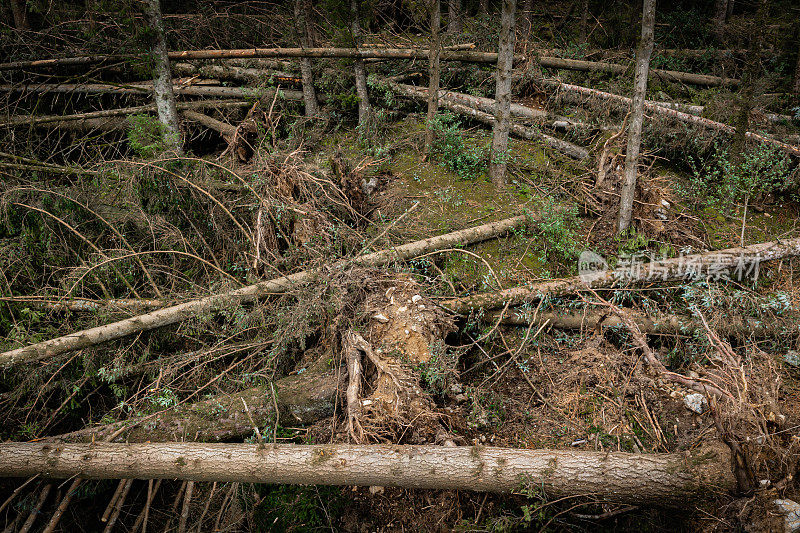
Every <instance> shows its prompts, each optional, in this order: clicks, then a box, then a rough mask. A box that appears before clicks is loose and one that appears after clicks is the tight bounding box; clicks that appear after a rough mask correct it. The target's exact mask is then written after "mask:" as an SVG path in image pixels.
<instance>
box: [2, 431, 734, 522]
mask: <svg viewBox="0 0 800 533" xmlns="http://www.w3.org/2000/svg"><path fill="white" fill-rule="evenodd" d="M34 475H40V476H43V477H48V478H56V479H60V478H71V477H73V476H78V477H80V478H82V479H118V478H140V479H184V480H190V481H217V482H247V483H275V484H300V485H345V486H351V485H360V486H382V487H385V486H390V487H403V488H408V489H447V490H473V491H487V492H500V493H508V492H512V491H515V490H519V489H520V488H521V487H525V486H529V487H531V488H534V489H535V490H543V491H544V492H545V493H546V494H547V496H548V497H551V498H562V497H574V496H582V497H594V498H599V499H600V500H602V501H609V502H624V503H633V504H642V505H655V506H674V507H687V506H688V507H694V506H695V505H696V504H697V502H698V501H707V500H709V499H714V498H716V497H720V496H724V495H727V494H729V493H730V492H732V491H733V490H734V488H735V486H736V482H735V479H734V477H733V474H732V472H731V467H730V452H728V451H727V449H726V448H725V447H724V446H721V445H709V446H705V447H701V448H697V449H695V450H692V451H689V452H684V453H671V454H633V453H624V452H595V451H579V450H526V449H514V448H495V447H484V446H470V447H468V446H461V447H449V446H409V445H405V446H403V445H347V444H321V445H297V444H200V443H179V442H171V443H160V444H157V443H151V444H122V443H108V442H94V443H91V444H52V443H50V444H48V443H39V442H10V443H2V444H0V476H4V477H30V476H34Z"/></svg>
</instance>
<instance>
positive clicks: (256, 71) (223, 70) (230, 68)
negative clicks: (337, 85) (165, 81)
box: [172, 63, 303, 85]
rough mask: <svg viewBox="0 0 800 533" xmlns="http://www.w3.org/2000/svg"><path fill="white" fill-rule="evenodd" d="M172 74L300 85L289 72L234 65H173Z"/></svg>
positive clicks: (245, 81)
mask: <svg viewBox="0 0 800 533" xmlns="http://www.w3.org/2000/svg"><path fill="white" fill-rule="evenodd" d="M172 72H174V73H176V74H179V75H181V76H203V77H205V78H216V79H220V80H233V81H238V82H241V83H259V84H260V83H263V82H265V81H269V80H272V81H273V82H275V84H280V85H288V84H292V85H300V84H302V83H303V80H302V78H300V77H299V76H297V74H294V73H291V72H283V71H279V70H266V69H262V68H251V67H239V66H236V65H193V64H192V63H175V64H173V65H172Z"/></svg>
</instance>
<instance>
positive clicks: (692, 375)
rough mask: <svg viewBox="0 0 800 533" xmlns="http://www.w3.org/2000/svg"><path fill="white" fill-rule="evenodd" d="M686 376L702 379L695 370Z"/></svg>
mask: <svg viewBox="0 0 800 533" xmlns="http://www.w3.org/2000/svg"><path fill="white" fill-rule="evenodd" d="M686 375H687V376H688V377H689V378H691V379H698V378H699V377H700V374H698V373H697V372H695V371H694V370H690V371H689V373H688V374H686Z"/></svg>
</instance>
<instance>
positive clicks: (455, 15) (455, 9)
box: [447, 0, 461, 33]
mask: <svg viewBox="0 0 800 533" xmlns="http://www.w3.org/2000/svg"><path fill="white" fill-rule="evenodd" d="M447 32H448V33H460V32H461V0H447Z"/></svg>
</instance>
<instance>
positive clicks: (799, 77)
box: [793, 36, 800, 95]
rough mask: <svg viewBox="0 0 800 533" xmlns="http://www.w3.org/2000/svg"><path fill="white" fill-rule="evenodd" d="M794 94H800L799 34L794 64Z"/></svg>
mask: <svg viewBox="0 0 800 533" xmlns="http://www.w3.org/2000/svg"><path fill="white" fill-rule="evenodd" d="M793 89H794V94H795V95H800V36H798V39H797V62H796V64H795V66H794V84H793Z"/></svg>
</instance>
